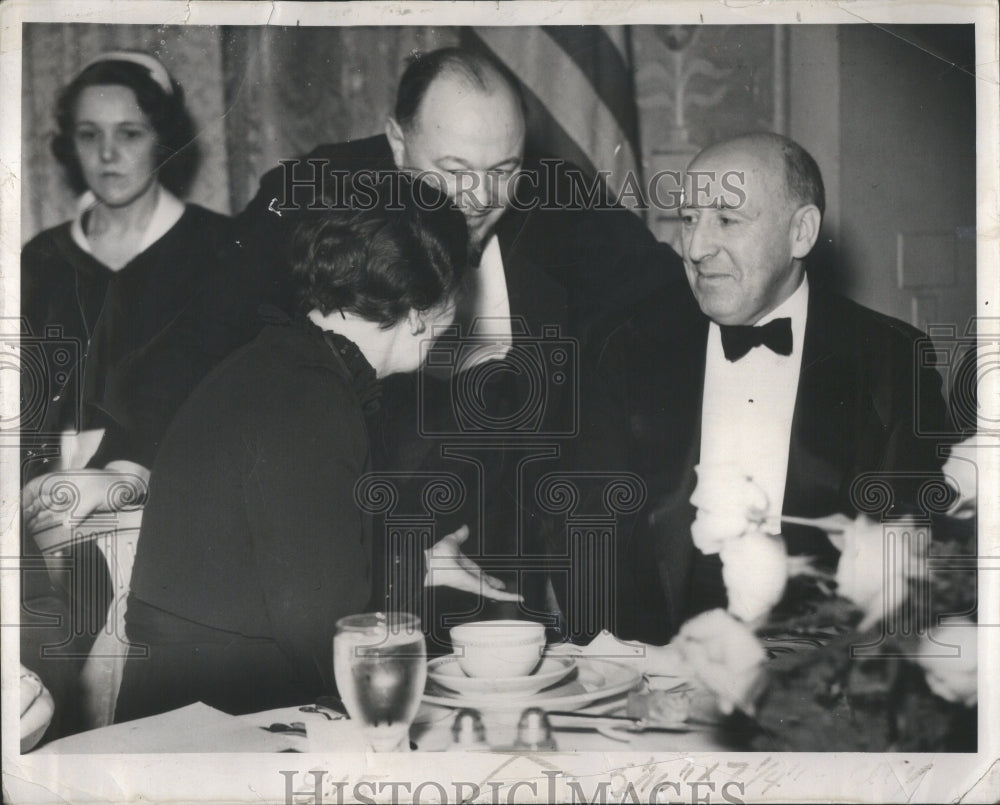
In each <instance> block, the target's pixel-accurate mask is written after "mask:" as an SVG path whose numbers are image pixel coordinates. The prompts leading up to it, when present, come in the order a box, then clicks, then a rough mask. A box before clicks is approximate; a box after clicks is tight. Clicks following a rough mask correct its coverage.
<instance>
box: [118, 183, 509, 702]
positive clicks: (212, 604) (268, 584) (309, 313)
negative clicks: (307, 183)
mask: <svg viewBox="0 0 1000 805" xmlns="http://www.w3.org/2000/svg"><path fill="white" fill-rule="evenodd" d="M395 179H396V180H398V181H396V182H395V187H394V188H393V189H392V190H391V192H393V193H394V195H393V196H391V198H392V199H394V202H393V203H392V204H390V205H387V206H384V205H382V204H379V203H376V204H375V206H374V208H372V207H371V205H370V204H369V205H366V206H367V207H368V208H367V209H358V210H355V211H352V210H339V209H338V210H331V211H329V212H326V213H322V214H320V215H319V216H318V217H316V218H315V219H313V220H310V221H306V222H304V223H303V224H301V225H300V226H299V228H298V229H297V231H296V234H295V236H294V238H293V243H292V248H293V256H292V281H293V284H294V285H295V286H296V288H297V293H298V297H299V299H300V300H301V301H300V309H301V314H300V315H299V316H298V317H294V318H289V317H288V316H286V315H285V314H284V313H279V312H278V311H277V310H275V311H274V313H273V315H271V316H270V317H269V319H270V320H269V322H268V325H267V326H266V327H265V328H264V330H263V332H261V333H260V335H258V336H257V338H256V339H254V340H253V341H252V342H251V343H250V344H248V345H246V346H245V347H243V348H241V349H240V350H238V351H237V352H235V353H234V354H233V355H231V356H230V357H229V358H228V359H226V360H225V361H224V362H223V363H222V364H220V365H219V366H218V367H216V368H215V369H214V370H213V371H212V372H211V373H210V374H209V375H208V377H206V378H205V380H204V381H203V382H202V383H201V385H200V386H199V387H198V388H197V389H196V390H195V391H194V393H193V394H192V395H191V397H190V398H189V399H188V400H187V402H186V403H185V404H184V405H183V406H182V407H181V409H180V411H179V413H178V415H177V417H176V418H175V420H174V422H173V424H172V425H171V427H170V429H169V430H168V432H167V435H166V437H165V438H164V442H163V447H162V449H161V450H160V452H159V455H158V457H157V460H156V465H155V467H154V470H153V476H152V481H151V487H150V496H149V502H148V504H147V506H146V511H145V514H144V518H143V524H142V532H141V535H140V538H139V546H138V551H137V555H136V562H135V569H134V571H133V574H132V588H131V595H130V597H129V601H128V609H127V615H126V624H127V634H128V638H129V640H130V642H131V643H132V644H133V645H134V646H146V647H148V657H146V658H139V657H135V658H132V657H130V658H129V660H128V661H127V663H126V666H125V674H124V679H123V681H122V687H121V691H120V693H119V697H118V706H117V710H116V714H115V720H116V721H127V720H130V719H134V718H139V717H142V716H146V715H151V714H154V713H159V712H163V711H166V710H169V709H173V708H177V707H181V706H184V705H187V704H190V703H192V702H196V701H202V702H205V703H206V704H208V705H210V706H213V707H216V708H218V709H221V710H225V711H227V712H229V713H246V712H253V711H258V710H264V709H270V708H274V707H281V706H286V705H292V704H307V703H310V702H312V701H315V697H316V696H319V695H322V694H326V693H330V692H331V691H333V690H334V689H335V685H334V680H333V653H332V645H333V643H332V641H333V632H334V625H335V623H336V621H337V619H338V618H340V617H342V616H344V615H348V614H352V613H356V612H361V611H364V610H365V609H366V608H367V607H368V606H369V601H370V600H371V599H372V598H375V599H376V600H378V599H379V598H380V594H379V593H380V592H381V591H376V590H373V587H374V586H377V583H376V582H374V581H373V575H375V574H373V572H372V570H373V567H372V565H373V559H372V552H373V548H376V549H377V548H378V547H379V546H373V544H372V543H373V540H372V524H371V518H370V516H369V515H367V514H365V512H364V511H363V510H362V507H361V506H359V504H358V502H357V499H356V497H355V495H356V492H355V490H356V487H357V484H358V481H359V479H360V478H361V477H362V476H364V475H365V473H367V472H369V471H370V470H371V467H372V465H373V461H372V454H373V451H374V450H375V449H376V447H374V446H373V445H377V444H378V443H379V438H378V436H377V435H376V434H377V433H378V432H380V431H379V416H380V413H381V412H380V410H379V404H378V397H379V384H378V381H379V379H380V378H383V377H386V376H388V375H392V374H394V373H399V372H412V371H415V370H416V369H417V368H418V367H419V366H420V363H421V361H422V354H421V343H422V342H424V341H426V340H427V339H428V338H430V337H431V336H432V334H433V332H434V328H435V327H440V326H443V325H446V324H448V323H450V322H451V320H452V319H453V317H454V303H453V292H454V291H455V289H456V286H457V284H458V280H459V279H460V276H461V273H462V267H463V266H464V264H465V260H466V239H467V234H466V228H465V223H464V219H463V218H462V216H461V214H460V213H458V212H457V211H456V210H455V209H453V208H451V207H450V205H447V204H442V203H435V204H432V203H430V202H429V201H428V199H430V198H431V197H432V196H434V195H435V191H434V190H433V189H432V188H430V187H428V186H422V185H419V183H418V184H413V183H411V182H410V180H409V179H407V178H405V177H403V176H396V177H395ZM390 181H392V180H390ZM418 186H419V187H420V188H421V190H420V191H419V193H415V192H414V188H415V187H418ZM386 192H390V191H389V190H388V189H386ZM385 198H390V197H389V196H386V197H385ZM439 201H441V202H446V199H445V198H444V197H443V196H441V197H440V199H439ZM376 463H377V462H376ZM467 535H468V529H467V528H465V527H463V528H461V529H459V530H458V531H456V532H454V533H453V534H450V535H448V536H446V537H444V538H443V539H442V540H440V541H439V542H438V543H436V544H435V545H434V546H432V547H431V549H430V551H431V557H432V558H433V560H434V564H433V566H434V575H433V578H425V573H424V569H423V568H422V567H412V568H411V567H407V569H406V570H407V574H410V573H412V574H413V576H414V578H413V579H412V580H410V581H407V582H406V584H405V586H406V588H407V589H416V590H419V589H420V586H421V583H426V584H447V585H449V586H457V587H460V588H464V589H469V590H475V591H476V592H482V593H483V594H484V595H487V596H488V597H492V598H496V599H502V600H516V599H517V596H516V595H514V594H512V593H505V592H504V591H502V590H501V589H499V588H500V587H502V586H503V585H502V584H501V583H500V582H499V581H497V580H495V579H491V578H489V577H486V576H484V575H483V574H482V573H481V572H480V571H479V570H478V568H477V567H475V565H473V564H472V563H471V560H469V559H468V558H467V557H465V556H463V555H462V554H461V553H460V552H459V551H458V550H457V545H458V544H459V543H460V542H461V541H462V540H464V538H465V537H467ZM375 555H376V556H378V555H379V554H378V550H376V552H375ZM413 564H419V563H413ZM445 566H447V567H450V568H451V569H452V570H451V571H448V570H445V572H441V570H442V568H443V567H445ZM413 582H415V584H414V583H413ZM373 594H374V595H373ZM382 600H385V599H384V598H383V599H382Z"/></svg>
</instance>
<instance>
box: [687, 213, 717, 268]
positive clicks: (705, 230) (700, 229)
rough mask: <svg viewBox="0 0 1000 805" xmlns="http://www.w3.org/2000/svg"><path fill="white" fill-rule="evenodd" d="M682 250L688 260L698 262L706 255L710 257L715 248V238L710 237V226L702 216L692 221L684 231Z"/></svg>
mask: <svg viewBox="0 0 1000 805" xmlns="http://www.w3.org/2000/svg"><path fill="white" fill-rule="evenodd" d="M683 245H684V252H685V256H686V257H687V258H688V260H691V261H692V262H694V263H699V262H701V261H702V260H704V259H705V258H706V257H710V256H711V255H712V254H713V253H714V251H715V249H716V245H715V239H714V238H713V237H712V232H711V227H710V226H709V223H708V222H707V221H706V220H705V219H704V217H701V218H699V219H698V220H697V221H695V222H693V223H692V224H691V225H690V226H689V227H688V229H687V231H686V232H685V233H684V238H683Z"/></svg>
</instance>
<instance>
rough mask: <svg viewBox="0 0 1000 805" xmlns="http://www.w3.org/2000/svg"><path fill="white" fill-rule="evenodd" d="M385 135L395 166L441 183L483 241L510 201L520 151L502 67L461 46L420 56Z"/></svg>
mask: <svg viewBox="0 0 1000 805" xmlns="http://www.w3.org/2000/svg"><path fill="white" fill-rule="evenodd" d="M386 135H387V136H388V138H389V145H390V146H391V148H392V153H393V158H394V159H395V162H396V166H397V167H399V168H400V169H403V170H412V171H416V172H419V173H422V174H423V175H424V178H425V179H428V180H430V181H433V182H435V183H437V184H438V185H439V186H441V187H443V188H444V190H445V191H446V192H447V193H448V195H449V196H451V197H452V199H454V201H455V203H456V205H457V206H458V208H459V209H460V210H461V211H462V212H463V214H464V215H465V218H466V223H467V224H468V227H469V233H470V239H471V241H472V243H473V245H474V246H475V245H477V244H479V243H482V242H483V241H484V240H485V238H486V237H488V235H489V234H490V233H491V232H492V230H493V227H494V226H495V224H496V222H497V221H498V220H499V218H500V216H501V215H503V212H504V210H505V209H506V208H507V205H508V204H509V203H510V194H511V192H512V189H513V180H514V178H515V177H516V175H517V173H518V171H519V170H520V167H521V158H522V155H523V151H524V137H525V120H524V108H523V104H522V100H521V95H520V93H519V91H518V89H517V87H516V85H515V84H514V83H513V82H512V80H511V79H510V78H509V77H508V76H507V75H506V74H505V72H504V70H503V68H502V66H500V65H498V64H496V63H495V62H493V61H492V60H490V59H489V58H486V57H484V56H481V55H479V54H474V53H470V52H468V51H464V50H461V49H458V48H449V49H446V50H442V51H435V52H434V53H430V54H427V55H426V56H422V57H420V58H419V59H417V60H415V61H414V62H412V63H411V64H410V66H409V67H408V68H407V70H406V72H405V73H404V74H403V78H402V79H401V81H400V88H399V94H398V98H397V103H396V115H395V117H393V118H390V119H389V121H388V123H387V125H386Z"/></svg>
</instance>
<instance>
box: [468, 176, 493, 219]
mask: <svg viewBox="0 0 1000 805" xmlns="http://www.w3.org/2000/svg"><path fill="white" fill-rule="evenodd" d="M495 184H496V177H495V176H491V175H490V174H489V173H476V174H475V175H474V176H473V184H472V192H471V193H470V194H469V195H470V201H471V202H472V206H473V207H474V208H475V209H476V210H477V211H479V210H482V209H485V208H487V207H492V206H493V203H494V199H495V198H496V191H495V189H494V185H495Z"/></svg>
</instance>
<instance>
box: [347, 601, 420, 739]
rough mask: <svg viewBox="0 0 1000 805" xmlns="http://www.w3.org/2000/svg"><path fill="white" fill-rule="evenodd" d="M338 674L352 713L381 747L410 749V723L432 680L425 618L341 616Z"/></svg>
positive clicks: (378, 614) (374, 614) (377, 614)
mask: <svg viewBox="0 0 1000 805" xmlns="http://www.w3.org/2000/svg"><path fill="white" fill-rule="evenodd" d="M333 674H334V677H335V678H336V680H337V689H338V691H339V693H340V698H341V699H342V700H343V702H344V706H345V707H346V708H347V713H348V715H349V716H350V717H351V718H352V719H353V720H354V721H356V722H357V723H358V724H359V725H360V726H361V730H362V732H363V733H364V736H365V739H366V740H367V742H368V744H369V745H370V746H371V748H372V749H374V750H375V751H376V752H393V751H408V750H409V732H410V724H411V723H412V722H413V719H414V717H415V716H416V715H417V709H418V708H419V707H420V698H421V696H422V695H423V692H424V684H425V683H426V681H427V648H426V645H425V644H424V634H423V632H422V631H421V628H420V619H419V618H418V617H416V616H415V615H411V614H410V613H408V612H390V613H382V612H369V613H365V614H361V615H348V616H347V617H346V618H341V619H340V620H339V621H337V629H336V632H335V634H334V637H333Z"/></svg>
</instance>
